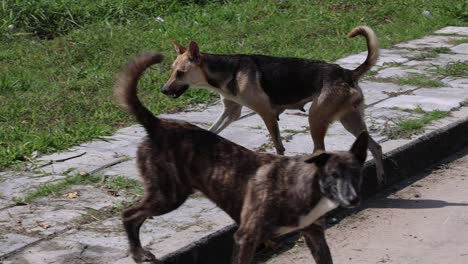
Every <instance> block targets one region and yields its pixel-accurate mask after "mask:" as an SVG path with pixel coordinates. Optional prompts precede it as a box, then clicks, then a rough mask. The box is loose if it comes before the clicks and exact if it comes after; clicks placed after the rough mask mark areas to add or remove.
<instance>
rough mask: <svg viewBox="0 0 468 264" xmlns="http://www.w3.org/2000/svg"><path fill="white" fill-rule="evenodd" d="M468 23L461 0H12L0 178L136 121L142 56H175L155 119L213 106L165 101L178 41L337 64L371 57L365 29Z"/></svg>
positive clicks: (195, 99) (147, 84) (148, 85)
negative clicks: (136, 64) (120, 93)
mask: <svg viewBox="0 0 468 264" xmlns="http://www.w3.org/2000/svg"><path fill="white" fill-rule="evenodd" d="M424 9H428V10H429V11H430V12H431V14H432V16H431V17H429V18H428V17H425V16H423V15H421V12H422V11H421V10H424ZM161 18H162V19H161ZM464 19H465V15H464V11H463V6H459V5H458V1H455V0H449V1H446V0H434V1H428V0H424V1H416V0H395V1H386V0H377V1H354V2H350V1H343V0H331V1H306V0H297V1H258V0H246V1H240V0H233V1H223V0H183V1H175V0H162V1H152V0H142V1H140V0H115V1H114V0H99V1H93V0H82V1H74V0H23V1H18V0H2V1H1V2H0V170H2V169H5V168H6V167H9V166H11V165H13V164H15V163H18V162H21V161H22V160H27V159H28V157H29V156H30V155H31V153H32V152H33V151H36V150H37V151H40V152H41V153H49V152H54V151H58V150H62V149H66V148H69V147H70V146H73V145H76V144H79V143H82V142H84V141H88V140H91V139H93V138H96V137H99V136H103V135H109V134H111V133H112V132H114V131H115V129H117V128H119V127H123V126H127V125H129V124H132V123H133V122H134V121H133V119H132V118H131V117H129V116H128V115H127V114H126V113H124V112H122V111H121V110H120V109H118V108H117V107H116V106H115V104H114V102H113V96H112V86H113V82H114V77H115V74H116V72H118V70H119V68H120V67H121V65H122V64H123V63H125V62H126V61H127V60H128V59H129V57H131V56H133V55H135V54H137V53H140V52H143V51H147V50H155V51H160V52H162V53H164V54H165V55H166V57H167V58H166V60H165V61H164V62H163V63H162V64H161V65H159V66H155V67H153V69H151V70H150V71H149V72H148V74H147V75H146V76H145V77H144V78H143V79H142V81H141V89H140V95H141V98H142V99H143V100H144V101H145V104H146V105H147V106H148V107H149V108H150V109H151V110H152V111H153V112H154V113H155V114H160V113H167V112H173V111H178V110H181V109H184V108H186V107H187V106H188V105H193V104H197V103H205V102H208V101H210V100H212V99H213V98H214V96H215V95H214V94H212V93H210V92H207V91H204V90H194V89H193V90H190V91H189V92H188V93H186V94H184V95H183V96H182V97H181V98H179V99H177V100H173V99H169V98H167V97H165V96H163V95H162V94H161V93H160V91H159V89H160V87H162V85H163V83H164V82H165V81H166V79H167V78H168V77H169V76H168V74H169V72H168V71H169V68H170V65H171V62H172V60H173V59H174V57H175V54H174V51H173V47H172V46H171V44H170V41H171V40H177V41H179V42H181V43H184V44H186V43H188V41H189V40H196V41H198V42H199V45H200V47H201V50H202V51H206V52H212V53H261V54H270V55H276V56H294V57H304V58H312V59H322V60H328V61H334V60H336V59H339V58H342V57H344V56H346V55H350V54H354V53H358V52H360V51H363V50H366V46H365V41H364V40H363V39H362V38H359V39H349V38H347V37H346V35H347V33H348V32H349V31H350V30H351V29H352V28H353V27H355V26H357V25H362V24H366V25H369V26H371V27H372V28H373V29H374V30H375V31H376V33H377V35H378V37H379V41H380V44H381V47H383V48H389V47H391V46H392V45H393V44H395V43H398V42H401V41H406V40H410V39H415V38H420V37H422V36H424V35H426V34H428V33H430V32H433V31H434V30H436V29H438V28H441V27H444V26H447V25H466V22H465V20H464ZM408 25H411V26H410V27H408ZM279 36H280V37H279ZM337 47H339V48H337ZM213 121H214V120H213Z"/></svg>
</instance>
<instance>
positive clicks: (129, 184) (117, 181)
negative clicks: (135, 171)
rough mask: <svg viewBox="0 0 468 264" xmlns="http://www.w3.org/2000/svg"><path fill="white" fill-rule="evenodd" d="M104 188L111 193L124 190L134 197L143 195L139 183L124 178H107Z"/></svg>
mask: <svg viewBox="0 0 468 264" xmlns="http://www.w3.org/2000/svg"><path fill="white" fill-rule="evenodd" d="M104 186H105V187H106V188H107V189H110V190H113V191H120V190H125V191H126V192H129V193H131V194H134V195H142V194H143V186H142V185H141V182H140V181H138V180H135V179H130V178H128V177H124V176H116V177H107V178H106V180H105V182H104Z"/></svg>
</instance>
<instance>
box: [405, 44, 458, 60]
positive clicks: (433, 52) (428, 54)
mask: <svg viewBox="0 0 468 264" xmlns="http://www.w3.org/2000/svg"><path fill="white" fill-rule="evenodd" d="M441 53H451V51H450V49H449V48H446V47H438V48H433V49H431V50H430V51H428V52H421V53H419V54H418V55H416V56H414V57H412V58H411V59H412V60H425V59H429V58H435V57H437V56H438V55H439V54H441Z"/></svg>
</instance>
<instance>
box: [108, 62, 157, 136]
mask: <svg viewBox="0 0 468 264" xmlns="http://www.w3.org/2000/svg"><path fill="white" fill-rule="evenodd" d="M163 58H164V57H163V55H161V54H159V53H145V54H141V55H138V56H137V57H135V58H133V59H132V60H131V61H130V62H129V63H128V64H127V65H126V66H125V67H124V68H123V69H122V71H121V72H120V74H119V75H118V78H117V82H116V84H115V87H114V95H115V97H116V99H117V102H118V103H119V104H120V106H121V107H122V108H123V109H125V110H126V111H127V112H129V113H130V114H132V115H134V116H135V117H136V119H137V120H138V122H139V123H140V124H141V125H143V127H144V128H145V129H146V131H147V132H148V133H149V134H152V132H154V128H155V125H156V124H158V123H159V122H158V121H159V119H158V118H157V117H155V116H154V115H153V113H151V112H150V111H149V110H148V109H147V108H146V107H145V106H144V105H143V104H142V103H141V101H140V99H139V98H138V96H137V85H138V80H139V79H140V77H141V76H142V75H143V73H144V71H145V70H146V69H147V68H149V67H150V66H151V65H154V64H156V63H160V62H161V61H162V60H163Z"/></svg>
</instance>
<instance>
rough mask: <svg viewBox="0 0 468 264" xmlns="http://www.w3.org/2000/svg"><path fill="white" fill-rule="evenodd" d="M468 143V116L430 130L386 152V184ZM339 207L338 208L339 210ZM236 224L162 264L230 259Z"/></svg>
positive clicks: (371, 189) (371, 179)
mask: <svg viewBox="0 0 468 264" xmlns="http://www.w3.org/2000/svg"><path fill="white" fill-rule="evenodd" d="M466 146H468V118H465V119H463V120H460V121H458V122H455V123H452V124H450V125H448V126H445V127H443V128H440V129H438V130H435V131H432V132H430V133H428V134H426V135H423V136H421V137H419V138H417V139H415V140H414V141H412V142H410V143H408V144H405V145H403V146H401V147H399V148H397V149H394V150H392V151H390V152H388V153H386V154H385V158H384V168H385V173H386V178H387V183H386V187H388V186H391V185H393V184H395V183H397V182H399V181H401V180H402V179H405V178H407V177H409V176H412V175H414V174H417V173H421V171H423V170H424V169H426V168H428V167H430V166H432V165H434V164H436V163H438V162H440V161H441V160H443V159H445V158H447V157H449V156H451V155H452V154H453V153H456V152H458V151H460V150H462V149H463V148H465V147H466ZM362 191H363V195H364V197H369V196H371V195H373V194H375V193H377V191H378V188H377V181H376V174H375V164H374V162H373V161H368V162H367V163H366V166H365V168H364V181H363V188H362ZM338 211H339V210H338ZM236 229H237V226H236V225H230V226H227V227H225V228H223V229H221V230H219V231H217V232H214V233H212V234H210V235H208V236H206V237H204V238H202V239H200V240H198V241H197V242H195V243H193V244H191V245H189V246H186V247H184V248H181V249H179V250H177V251H175V252H173V253H171V254H168V255H166V256H164V257H163V258H162V259H161V263H165V264H221V263H229V258H230V255H231V252H232V247H233V242H234V240H233V234H234V232H235V231H236Z"/></svg>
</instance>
